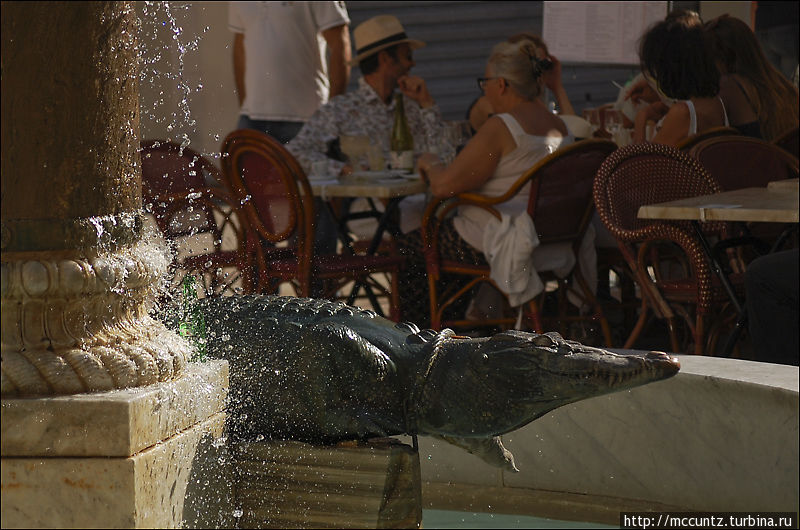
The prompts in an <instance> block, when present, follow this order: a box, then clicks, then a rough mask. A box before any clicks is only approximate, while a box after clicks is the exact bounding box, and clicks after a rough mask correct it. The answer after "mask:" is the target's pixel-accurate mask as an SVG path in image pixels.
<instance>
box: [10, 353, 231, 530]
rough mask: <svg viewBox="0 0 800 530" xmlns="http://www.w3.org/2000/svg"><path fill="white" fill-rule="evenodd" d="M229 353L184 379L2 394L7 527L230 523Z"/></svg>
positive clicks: (192, 365) (194, 368)
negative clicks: (88, 390)
mask: <svg viewBox="0 0 800 530" xmlns="http://www.w3.org/2000/svg"><path fill="white" fill-rule="evenodd" d="M227 391H228V366H227V363H226V362H225V361H212V362H207V363H190V364H189V365H188V366H187V367H186V369H185V373H184V375H183V376H181V377H180V378H179V379H176V380H173V381H170V382H166V383H158V384H155V385H150V386H145V387H140V388H134V389H128V390H115V391H109V392H100V393H95V394H78V395H72V396H59V397H38V398H12V399H6V398H3V400H2V492H3V495H2V527H3V528H57V527H60V528H65V527H71V528H178V527H189V528H191V527H196V528H210V527H230V526H231V525H232V524H233V521H234V520H233V515H234V514H233V512H232V508H231V502H230V501H231V481H230V472H229V466H228V462H229V459H228V455H227V446H226V444H225V440H224V438H222V435H223V428H224V424H225V413H224V410H223V409H224V406H225V400H226V397H227Z"/></svg>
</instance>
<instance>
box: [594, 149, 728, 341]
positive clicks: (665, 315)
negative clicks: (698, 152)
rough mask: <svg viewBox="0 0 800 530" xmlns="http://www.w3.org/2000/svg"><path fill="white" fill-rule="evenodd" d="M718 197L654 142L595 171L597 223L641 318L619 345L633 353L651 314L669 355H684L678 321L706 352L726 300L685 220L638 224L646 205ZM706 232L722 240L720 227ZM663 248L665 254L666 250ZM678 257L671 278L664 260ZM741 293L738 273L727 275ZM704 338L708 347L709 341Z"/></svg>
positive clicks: (709, 226) (699, 172) (675, 154)
mask: <svg viewBox="0 0 800 530" xmlns="http://www.w3.org/2000/svg"><path fill="white" fill-rule="evenodd" d="M720 191H722V189H721V187H720V185H719V184H718V183H717V182H716V181H715V180H714V179H713V178H712V177H711V176H710V175H709V174H708V172H707V171H705V169H703V167H702V166H701V165H700V164H699V163H698V162H697V161H696V160H694V159H693V158H690V157H689V156H688V155H687V154H685V153H682V152H680V151H678V150H677V149H675V148H673V147H670V146H666V145H662V144H655V143H641V144H632V145H629V146H626V147H624V148H620V149H619V150H617V151H616V152H615V153H613V154H611V155H610V156H609V157H608V158H607V159H606V160H605V162H603V165H602V166H601V167H600V169H599V171H598V172H597V176H596V177H595V181H594V200H595V205H596V207H597V211H598V213H599V214H600V219H601V220H602V222H603V224H605V225H606V227H607V228H608V230H609V231H610V232H611V233H612V234H613V235H614V237H615V238H616V239H617V242H618V244H619V247H620V250H621V251H622V254H623V255H624V257H625V260H626V261H627V263H628V266H629V267H630V269H631V270H632V271H633V272H634V277H635V278H636V281H637V283H638V284H639V288H640V291H641V309H640V313H639V319H638V321H637V322H636V325H635V326H634V328H633V330H632V331H631V334H630V335H629V337H628V339H627V340H626V342H625V344H624V346H623V347H624V348H631V347H633V346H634V345H635V343H636V341H637V340H638V339H639V336H640V334H641V332H642V330H643V329H644V327H645V324H646V323H647V322H648V319H649V317H650V313H651V312H652V313H654V314H655V316H656V317H657V318H660V319H663V320H664V321H665V322H666V324H667V328H668V330H669V335H670V343H671V348H672V351H674V352H681V351H685V350H686V349H688V345H687V344H682V341H680V340H679V337H678V329H677V326H678V323H679V321H680V320H683V321H684V322H685V323H686V324H687V326H688V328H689V330H690V333H691V340H692V341H693V342H694V353H696V354H701V353H703V352H704V351H705V352H707V353H710V352H712V351H713V348H714V345H715V344H716V338H717V332H718V331H719V329H720V328H719V323H718V322H714V325H713V326H710V327H709V330H710V332H707V331H706V321H707V320H709V317H710V316H711V315H712V311H713V310H714V309H715V308H722V307H723V306H725V305H726V304H725V303H726V302H728V301H729V298H728V296H727V293H726V292H725V291H724V290H723V289H722V286H721V283H720V282H719V280H718V279H717V277H716V276H715V273H714V272H713V270H712V269H711V267H710V265H709V262H708V258H707V257H706V255H705V253H704V251H703V249H702V246H701V244H700V242H699V241H698V239H697V236H696V235H695V233H694V231H693V229H692V227H691V226H690V224H689V222H688V221H661V220H654V219H639V218H638V216H637V214H638V211H639V208H640V207H641V206H643V205H648V204H656V203H661V202H667V201H673V200H678V199H684V198H688V197H696V196H698V195H707V194H711V193H717V192H720ZM703 230H704V233H708V234H720V233H722V230H723V225H722V223H704V224H703ZM665 249H666V253H665V252H664V250H665ZM676 252H677V254H678V255H680V256H682V257H683V260H682V262H679V263H677V264H673V265H677V266H676V267H672V268H671V270H670V273H669V274H667V273H664V271H663V269H664V265H665V263H663V261H662V259H663V257H664V256H667V259H670V260H673V259H674V256H675V255H676ZM730 278H731V280H732V282H733V283H734V285H735V286H737V287H738V288H741V284H742V279H743V278H742V277H741V275H733V276H731V277H730ZM706 339H708V342H707V343H706Z"/></svg>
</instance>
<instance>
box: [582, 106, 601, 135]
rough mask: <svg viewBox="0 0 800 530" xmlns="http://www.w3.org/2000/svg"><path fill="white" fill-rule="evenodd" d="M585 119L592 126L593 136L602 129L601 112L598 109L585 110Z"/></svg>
mask: <svg viewBox="0 0 800 530" xmlns="http://www.w3.org/2000/svg"><path fill="white" fill-rule="evenodd" d="M583 119H585V120H586V121H588V122H589V123H591V124H592V134H594V133H596V132H597V131H598V130H599V129H600V111H599V110H598V109H584V110H583Z"/></svg>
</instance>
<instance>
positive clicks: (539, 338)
mask: <svg viewBox="0 0 800 530" xmlns="http://www.w3.org/2000/svg"><path fill="white" fill-rule="evenodd" d="M533 343H534V344H535V345H536V346H552V345H553V344H555V342H554V341H553V339H552V338H551V337H548V336H547V335H536V336H535V337H534V338H533Z"/></svg>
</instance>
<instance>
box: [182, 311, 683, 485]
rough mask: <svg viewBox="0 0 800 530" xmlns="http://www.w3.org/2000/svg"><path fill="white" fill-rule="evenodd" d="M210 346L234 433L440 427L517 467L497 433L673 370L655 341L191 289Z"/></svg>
mask: <svg viewBox="0 0 800 530" xmlns="http://www.w3.org/2000/svg"><path fill="white" fill-rule="evenodd" d="M197 303H198V307H199V309H200V310H201V312H202V314H203V315H204V317H205V322H206V327H207V330H208V343H207V351H208V354H209V356H211V357H214V358H223V359H227V360H228V361H229V362H230V392H231V396H230V407H229V414H230V423H229V426H230V428H231V430H232V434H234V435H235V436H239V437H244V438H251V439H252V438H260V437H267V438H272V439H293V440H299V441H305V442H311V443H333V442H338V441H343V440H353V439H366V438H371V437H385V436H391V435H397V434H404V433H406V434H412V435H414V434H424V435H433V436H438V437H441V438H443V439H445V440H446V441H448V442H450V443H454V444H455V445H458V446H460V447H462V448H464V449H466V450H468V451H470V452H472V453H474V454H476V455H478V456H480V457H481V458H483V459H484V460H486V461H487V462H489V463H491V464H493V465H496V466H499V467H503V468H506V469H509V470H516V468H515V467H514V463H513V457H512V456H511V454H510V453H509V452H508V451H507V450H506V449H505V448H503V445H502V443H501V441H500V437H499V435H501V434H504V433H507V432H509V431H513V430H515V429H518V428H520V427H522V426H523V425H526V424H527V423H529V422H531V421H533V420H535V419H536V418H538V417H540V416H542V415H544V414H546V413H547V412H549V411H551V410H553V409H555V408H557V407H560V406H561V405H565V404H567V403H572V402H574V401H578V400H581V399H586V398H589V397H593V396H597V395H600V394H606V393H609V392H616V391H618V390H623V389H627V388H632V387H636V386H639V385H643V384H646V383H649V382H652V381H658V380H660V379H665V378H667V377H670V376H672V375H674V374H675V373H677V372H678V369H679V364H678V362H677V360H676V359H674V358H670V357H669V356H667V355H666V354H663V353H655V352H651V353H648V354H646V355H644V356H637V355H630V356H628V355H617V354H613V353H610V352H607V351H605V350H601V349H598V348H592V347H588V346H583V345H581V344H579V343H577V342H572V341H567V340H564V339H563V338H562V337H561V336H560V335H558V334H557V333H545V334H535V333H526V332H521V331H506V332H502V333H497V334H495V335H493V336H491V337H486V338H467V337H460V336H457V335H456V334H455V333H454V332H453V331H452V330H449V329H445V330H443V331H441V332H436V331H433V330H424V331H420V330H419V328H417V326H415V325H414V324H411V323H399V324H398V323H395V322H392V321H389V320H387V319H385V318H382V317H379V316H377V315H376V314H375V313H374V312H372V311H367V310H362V309H358V308H354V307H350V306H346V305H344V304H341V303H338V302H330V301H327V300H315V299H304V298H294V297H276V296H259V295H248V296H242V297H230V298H228V297H212V298H205V299H203V300H199V301H198V302H197Z"/></svg>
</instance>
